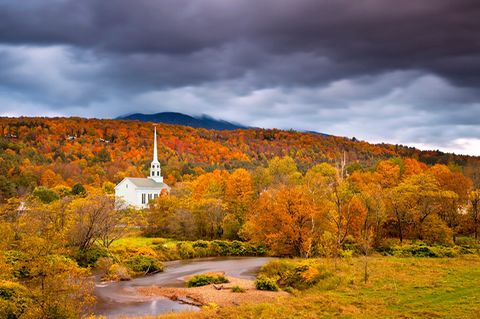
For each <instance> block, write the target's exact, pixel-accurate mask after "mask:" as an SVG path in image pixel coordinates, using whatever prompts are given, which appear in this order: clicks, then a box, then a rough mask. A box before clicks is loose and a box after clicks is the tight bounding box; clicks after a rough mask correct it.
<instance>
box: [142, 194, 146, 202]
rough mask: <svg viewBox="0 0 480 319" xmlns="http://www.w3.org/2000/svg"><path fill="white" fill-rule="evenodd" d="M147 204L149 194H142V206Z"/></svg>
mask: <svg viewBox="0 0 480 319" xmlns="http://www.w3.org/2000/svg"><path fill="white" fill-rule="evenodd" d="M146 202H147V194H145V193H143V194H142V204H145V203H146Z"/></svg>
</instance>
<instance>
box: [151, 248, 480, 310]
mask: <svg viewBox="0 0 480 319" xmlns="http://www.w3.org/2000/svg"><path fill="white" fill-rule="evenodd" d="M314 262H315V263H318V264H320V265H322V266H324V267H329V269H331V270H332V272H333V275H332V276H329V277H328V278H325V279H324V280H321V281H320V282H318V283H317V284H315V285H314V286H313V287H312V288H309V289H307V290H304V291H298V290H294V292H293V293H292V296H291V297H288V298H281V299H278V300H277V301H276V302H274V303H269V304H246V305H241V306H238V307H227V308H217V307H215V305H212V306H211V307H209V308H210V309H204V310H202V311H201V312H198V313H179V314H171V315H164V316H158V317H149V318H162V319H186V318H480V257H479V256H478V255H465V256H462V257H455V258H414V257H408V258H398V257H381V256H376V257H371V258H370V259H369V281H368V283H367V284H365V283H364V282H363V259H362V258H350V259H348V258H347V259H343V260H341V261H340V262H338V263H337V269H336V270H333V269H334V268H333V264H332V261H331V260H325V259H316V260H315V261H314Z"/></svg>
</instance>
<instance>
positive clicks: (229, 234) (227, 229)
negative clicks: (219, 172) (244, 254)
mask: <svg viewBox="0 0 480 319" xmlns="http://www.w3.org/2000/svg"><path fill="white" fill-rule="evenodd" d="M253 195H254V192H253V181H252V176H251V175H250V173H249V172H248V171H247V170H245V169H242V168H240V169H236V170H235V171H234V172H233V173H232V174H231V175H230V177H229V179H228V181H227V185H226V190H225V202H226V204H227V210H228V213H227V215H226V216H225V218H224V221H223V235H224V237H226V238H230V239H238V235H237V234H238V231H239V230H240V228H241V226H242V225H243V224H244V223H245V219H246V215H247V212H248V211H249V210H250V209H251V207H252V203H253Z"/></svg>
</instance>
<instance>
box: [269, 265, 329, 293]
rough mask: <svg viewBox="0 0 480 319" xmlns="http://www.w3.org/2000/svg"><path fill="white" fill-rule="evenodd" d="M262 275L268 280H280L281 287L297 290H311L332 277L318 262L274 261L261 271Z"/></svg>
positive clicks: (278, 281) (278, 282)
mask: <svg viewBox="0 0 480 319" xmlns="http://www.w3.org/2000/svg"><path fill="white" fill-rule="evenodd" d="M260 274H261V275H263V276H266V277H268V278H278V280H277V284H278V285H279V286H280V287H288V286H291V287H293V288H296V289H306V288H309V287H311V286H313V285H315V284H316V283H318V282H319V281H320V280H322V279H325V278H327V277H330V276H331V273H330V272H328V271H327V269H326V267H325V266H323V265H321V264H319V263H318V261H316V260H302V259H300V260H286V259H276V260H272V261H270V262H269V263H267V264H266V265H264V266H263V267H262V268H261V269H260Z"/></svg>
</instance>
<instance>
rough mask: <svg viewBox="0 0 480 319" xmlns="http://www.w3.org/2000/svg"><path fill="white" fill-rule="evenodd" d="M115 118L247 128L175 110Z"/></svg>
mask: <svg viewBox="0 0 480 319" xmlns="http://www.w3.org/2000/svg"><path fill="white" fill-rule="evenodd" d="M116 119H117V120H132V121H142V122H154V123H165V124H176V125H185V126H191V127H194V128H205V129H209V130H222V131H227V130H228V131H231V130H237V129H245V128H248V127H247V126H243V125H241V124H237V123H232V122H228V121H224V120H217V119H214V118H213V117H210V116H208V115H202V116H190V115H187V114H183V113H177V112H161V113H155V114H143V113H134V114H129V115H124V116H119V117H117V118H116Z"/></svg>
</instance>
